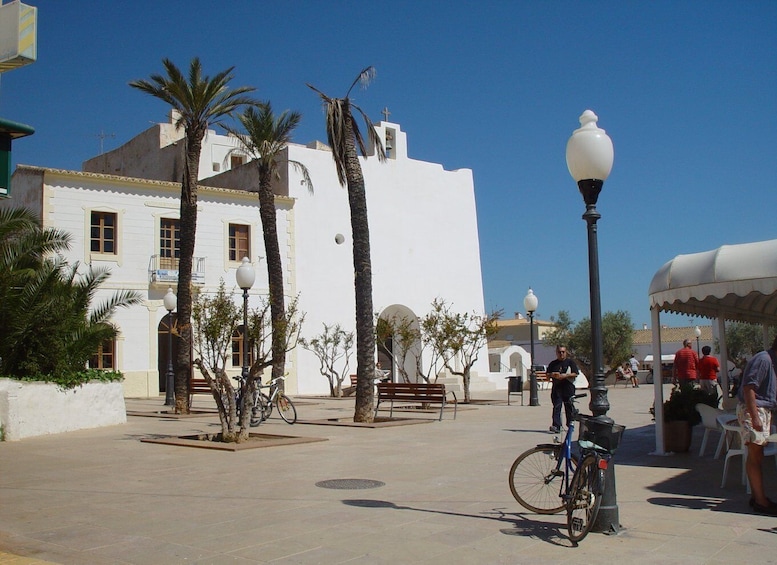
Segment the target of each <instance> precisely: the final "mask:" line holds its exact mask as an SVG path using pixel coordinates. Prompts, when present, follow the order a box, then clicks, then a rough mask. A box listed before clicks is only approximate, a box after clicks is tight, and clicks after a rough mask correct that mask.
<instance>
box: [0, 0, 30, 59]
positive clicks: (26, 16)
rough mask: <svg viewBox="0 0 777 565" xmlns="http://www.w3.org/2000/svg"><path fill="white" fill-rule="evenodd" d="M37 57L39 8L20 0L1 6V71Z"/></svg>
mask: <svg viewBox="0 0 777 565" xmlns="http://www.w3.org/2000/svg"><path fill="white" fill-rule="evenodd" d="M0 1H1V0H0ZM37 58H38V9H37V8H36V7H34V6H28V5H27V4H22V3H21V2H19V1H18V0H14V1H13V2H9V3H7V4H3V5H2V6H0V73H4V72H5V71H10V70H13V69H17V68H19V67H23V66H24V65H29V64H30V63H34V62H35V60H36V59H37Z"/></svg>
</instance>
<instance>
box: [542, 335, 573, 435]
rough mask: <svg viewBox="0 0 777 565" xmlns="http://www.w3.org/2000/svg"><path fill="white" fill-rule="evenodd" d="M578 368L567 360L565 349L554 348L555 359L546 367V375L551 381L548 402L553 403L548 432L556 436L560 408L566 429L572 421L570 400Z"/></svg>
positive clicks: (559, 423) (560, 347)
mask: <svg viewBox="0 0 777 565" xmlns="http://www.w3.org/2000/svg"><path fill="white" fill-rule="evenodd" d="M577 373H578V368H577V365H576V364H575V362H574V361H572V359H567V348H566V347H565V346H563V345H557V346H556V358H555V359H554V360H553V361H551V362H550V365H548V375H550V378H551V380H552V381H553V387H552V388H551V389H550V401H551V402H552V403H553V423H552V424H551V426H550V428H549V430H548V431H549V432H550V433H552V434H557V433H559V432H560V431H561V406H562V405H563V406H564V411H565V413H566V417H567V427H569V423H570V422H571V421H572V404H571V398H572V397H573V396H574V395H575V377H577Z"/></svg>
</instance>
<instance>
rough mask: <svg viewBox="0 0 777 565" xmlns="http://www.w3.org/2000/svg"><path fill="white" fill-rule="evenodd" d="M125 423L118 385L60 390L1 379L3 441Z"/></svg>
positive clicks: (31, 383) (47, 384) (47, 385)
mask: <svg viewBox="0 0 777 565" xmlns="http://www.w3.org/2000/svg"><path fill="white" fill-rule="evenodd" d="M126 422H127V408H126V405H125V404H124V393H123V390H122V386H121V383H118V382H114V383H103V382H92V383H86V384H85V385H82V386H79V387H76V388H72V389H67V390H63V389H62V388H60V387H59V386H57V385H55V384H51V383H43V382H22V381H15V380H12V379H0V425H1V426H2V432H3V438H4V439H5V440H6V441H16V440H20V439H23V438H26V437H33V436H41V435H47V434H57V433H61V432H70V431H74V430H82V429H86V428H98V427H101V426H113V425H116V424H125V423H126Z"/></svg>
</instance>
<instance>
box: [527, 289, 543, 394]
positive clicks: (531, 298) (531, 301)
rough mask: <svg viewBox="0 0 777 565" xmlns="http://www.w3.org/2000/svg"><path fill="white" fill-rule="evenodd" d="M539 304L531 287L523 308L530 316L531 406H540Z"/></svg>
mask: <svg viewBox="0 0 777 565" xmlns="http://www.w3.org/2000/svg"><path fill="white" fill-rule="evenodd" d="M538 304H539V300H538V299H537V297H536V296H535V295H534V291H533V290H532V289H531V287H530V288H529V292H528V293H527V294H526V296H524V298H523V307H524V308H525V309H526V312H527V313H528V314H529V340H530V343H531V350H530V351H531V356H530V361H529V362H530V363H531V369H530V370H529V406H539V405H540V398H539V394H538V391H537V373H536V372H535V371H534V313H535V312H536V311H537V305H538Z"/></svg>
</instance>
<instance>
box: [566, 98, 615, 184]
mask: <svg viewBox="0 0 777 565" xmlns="http://www.w3.org/2000/svg"><path fill="white" fill-rule="evenodd" d="M598 119H599V118H598V117H597V116H596V114H594V113H593V112H592V111H591V110H586V111H585V112H583V114H582V115H581V116H580V128H578V129H576V130H575V131H574V132H572V137H570V138H569V141H567V168H568V169H569V174H571V175H572V178H573V179H575V181H576V182H579V181H581V180H594V179H595V180H600V181H604V180H607V177H608V176H609V175H610V171H611V170H612V162H613V158H614V151H613V147H612V140H611V139H610V137H609V136H608V135H607V133H606V132H605V131H604V130H603V129H601V128H600V127H598V126H597V125H596V122H597V120H598Z"/></svg>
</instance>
